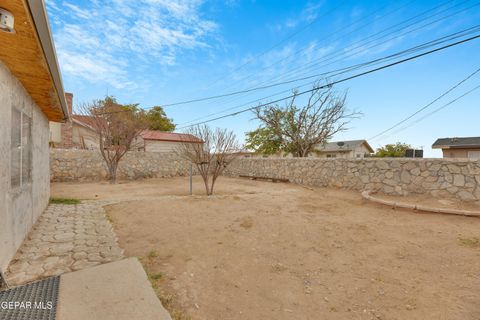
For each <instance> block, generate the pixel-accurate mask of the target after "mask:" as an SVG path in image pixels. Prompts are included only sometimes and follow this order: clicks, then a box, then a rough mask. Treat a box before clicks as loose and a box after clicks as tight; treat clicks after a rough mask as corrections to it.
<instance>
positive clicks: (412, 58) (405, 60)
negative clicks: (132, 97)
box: [179, 35, 480, 129]
mask: <svg viewBox="0 0 480 320" xmlns="http://www.w3.org/2000/svg"><path fill="white" fill-rule="evenodd" d="M478 38H480V35H476V36H473V37H470V38H467V39H464V40H461V41H457V42H454V43H451V44H448V45H445V46H442V47H440V48H436V49H433V50H430V51H427V52H424V53H421V54H418V55H415V56H412V57H409V58H405V59H402V60H399V61H396V62H392V63H389V64H387V65H384V66H381V67H378V68H374V69H371V70H368V71H364V72H361V73H358V74H355V75H352V76H349V77H346V78H343V79H340V80H336V81H334V82H332V83H329V84H327V85H323V86H319V87H316V88H314V89H310V90H305V91H302V92H300V93H296V94H293V95H290V96H287V97H284V98H280V99H277V100H274V101H270V102H268V103H264V104H260V105H258V106H255V107H250V108H247V109H243V110H240V111H237V112H234V113H230V114H227V115H224V116H220V117H216V118H213V119H210V120H206V121H202V122H198V123H195V124H192V125H188V126H185V127H181V128H179V129H184V128H188V127H193V126H196V125H200V124H204V123H209V122H212V121H216V120H220V119H223V118H227V117H231V116H237V115H239V114H241V113H244V112H248V111H251V110H253V109H255V108H261V107H265V106H268V105H270V104H273V103H277V102H280V101H283V100H286V99H291V98H293V97H294V96H301V95H304V94H306V93H309V92H312V91H314V90H318V89H324V88H327V87H331V86H333V85H335V84H338V83H342V82H345V81H348V80H352V79H355V78H358V77H361V76H364V75H367V74H370V73H373V72H377V71H380V70H383V69H387V68H390V67H393V66H395V65H398V64H401V63H404V62H407V61H411V60H414V59H418V58H420V57H423V56H426V55H429V54H432V53H434V52H438V51H441V50H445V49H447V48H450V47H453V46H457V45H459V44H462V43H466V42H469V41H473V40H475V39H478Z"/></svg>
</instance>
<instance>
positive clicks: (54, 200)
mask: <svg viewBox="0 0 480 320" xmlns="http://www.w3.org/2000/svg"><path fill="white" fill-rule="evenodd" d="M50 203H52V204H79V203H80V200H78V199H69V198H53V197H52V198H50Z"/></svg>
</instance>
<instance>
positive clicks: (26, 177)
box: [10, 108, 32, 187]
mask: <svg viewBox="0 0 480 320" xmlns="http://www.w3.org/2000/svg"><path fill="white" fill-rule="evenodd" d="M10 154H11V157H10V168H11V169H10V170H11V176H10V183H11V186H12V187H20V186H22V185H24V184H26V183H28V182H30V181H31V178H32V174H31V171H32V170H31V167H32V119H31V118H30V117H28V116H27V115H25V114H24V113H22V112H20V111H18V110H17V109H15V108H12V124H11V150H10Z"/></svg>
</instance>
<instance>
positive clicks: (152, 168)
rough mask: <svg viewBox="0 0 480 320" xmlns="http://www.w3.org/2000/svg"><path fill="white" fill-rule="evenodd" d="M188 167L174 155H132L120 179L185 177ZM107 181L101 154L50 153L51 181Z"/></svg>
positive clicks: (122, 166) (120, 170)
mask: <svg viewBox="0 0 480 320" xmlns="http://www.w3.org/2000/svg"><path fill="white" fill-rule="evenodd" d="M188 172H189V164H188V163H187V162H186V161H184V160H182V159H180V158H179V157H177V156H175V155H173V154H163V153H157V152H129V153H127V154H126V155H125V156H124V157H123V158H122V160H121V161H120V165H119V168H118V179H128V180H135V179H141V178H159V177H172V176H184V175H187V174H188ZM106 178H107V167H106V165H105V162H104V161H103V159H102V156H101V155H100V153H99V152H98V151H92V150H75V149H50V180H51V181H54V182H65V181H99V180H105V179H106Z"/></svg>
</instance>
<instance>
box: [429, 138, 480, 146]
mask: <svg viewBox="0 0 480 320" xmlns="http://www.w3.org/2000/svg"><path fill="white" fill-rule="evenodd" d="M432 148H433V149H455V148H457V149H460V148H480V137H464V138H458V137H454V138H440V139H437V141H435V142H434V144H433V145H432Z"/></svg>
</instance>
